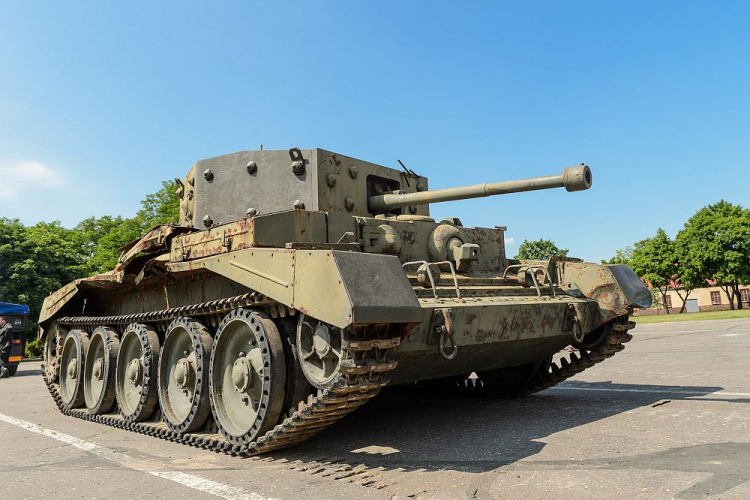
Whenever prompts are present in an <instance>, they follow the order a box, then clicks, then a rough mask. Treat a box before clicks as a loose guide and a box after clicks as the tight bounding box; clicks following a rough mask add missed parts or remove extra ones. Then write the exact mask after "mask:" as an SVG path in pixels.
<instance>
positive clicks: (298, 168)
mask: <svg viewBox="0 0 750 500" xmlns="http://www.w3.org/2000/svg"><path fill="white" fill-rule="evenodd" d="M292 172H294V175H302V174H304V173H305V162H304V161H302V160H297V161H293V162H292Z"/></svg>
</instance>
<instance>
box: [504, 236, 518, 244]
mask: <svg viewBox="0 0 750 500" xmlns="http://www.w3.org/2000/svg"><path fill="white" fill-rule="evenodd" d="M515 242H516V239H515V238H514V237H513V236H507V237H506V238H505V244H506V245H513V244H514V243H515Z"/></svg>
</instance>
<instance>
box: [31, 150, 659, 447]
mask: <svg viewBox="0 0 750 500" xmlns="http://www.w3.org/2000/svg"><path fill="white" fill-rule="evenodd" d="M176 183H177V189H178V195H179V197H180V221H179V224H177V225H169V226H159V227H156V228H154V229H153V230H151V231H150V232H149V233H148V234H146V235H145V236H143V237H142V238H141V239H140V240H138V241H134V242H132V243H131V244H129V245H127V246H126V247H124V248H123V254H122V256H121V258H120V259H119V263H118V264H117V266H116V267H115V269H114V270H112V271H111V272H108V273H105V274H101V275H97V276H93V277H90V278H86V279H81V280H77V281H75V282H73V283H70V284H68V285H67V286H65V287H63V288H62V289H60V290H59V291H57V292H55V293H53V294H52V295H50V296H49V297H48V298H47V299H46V300H45V302H44V306H43V310H42V312H41V316H40V318H39V325H40V330H39V336H40V338H45V339H46V356H45V358H46V361H45V368H44V370H43V371H44V378H45V381H46V383H47V386H48V388H49V390H50V393H51V394H52V397H53V398H54V400H55V402H56V403H57V405H58V407H59V409H60V411H62V412H63V413H64V414H66V415H70V416H72V417H77V418H82V419H87V420H92V421H96V422H99V423H102V424H106V425H111V426H116V427H119V428H123V429H127V430H131V431H134V432H140V433H145V434H149V435H152V436H155V437H161V438H165V439H169V440H172V441H178V442H182V443H186V444H189V445H193V446H199V447H203V448H207V449H211V450H215V451H222V452H226V453H229V454H234V455H243V456H247V455H254V454H258V453H263V452H267V451H271V450H275V449H279V448H283V447H287V446H291V445H294V444H296V443H299V442H301V441H303V440H305V439H307V438H309V437H310V436H312V435H314V434H315V433H317V432H319V431H320V430H321V429H324V428H326V427H328V426H330V425H332V424H334V423H335V422H336V421H337V420H338V419H340V418H342V417H343V416H345V415H347V414H348V413H350V412H352V411H354V410H355V409H357V408H358V407H360V406H362V405H363V404H365V403H366V402H367V401H368V400H370V399H371V398H373V397H375V396H376V395H377V394H378V392H379V391H380V390H381V389H382V388H383V387H384V386H386V385H389V384H390V385H396V384H423V385H429V386H431V387H435V388H440V389H441V390H447V391H448V390H449V391H453V390H465V391H469V392H471V393H479V392H481V393H483V394H490V395H494V396H497V397H517V396H522V395H526V394H530V393H533V392H536V391H539V390H542V389H545V388H547V387H550V386H552V385H554V384H557V383H559V382H561V381H563V380H565V379H566V378H568V377H571V376H573V375H574V374H576V373H579V372H581V371H582V370H584V369H586V368H589V367H591V366H593V365H594V364H596V363H598V362H600V361H603V360H604V359H606V358H608V357H610V356H612V355H614V354H615V353H617V352H618V351H620V350H622V349H623V347H624V344H625V343H626V342H627V341H628V340H630V338H631V336H630V334H629V333H628V331H629V330H630V329H631V328H633V327H634V323H633V322H630V321H628V318H629V315H630V314H631V313H632V311H633V309H634V308H637V307H648V306H649V305H650V303H651V295H650V293H649V291H648V290H647V288H646V287H645V286H644V284H643V283H642V282H641V280H640V279H639V278H638V277H637V276H636V275H635V274H634V273H633V271H632V270H630V268H628V267H627V266H624V265H614V266H603V265H597V264H592V263H586V262H582V261H581V260H579V259H571V258H550V259H548V260H541V261H519V260H513V259H510V258H508V256H507V255H506V253H505V240H504V235H505V228H504V227H501V226H495V227H494V228H478V227H469V226H464V225H463V223H462V222H461V221H460V220H459V219H457V218H449V219H443V220H441V221H436V220H435V219H433V218H431V217H430V204H431V203H437V202H445V201H450V200H461V199H465V198H474V197H481V196H491V195H500V194H508V193H515V192H522V191H530V190H539V189H551V188H565V189H566V190H567V191H571V192H575V191H579V190H585V189H589V188H590V187H591V183H592V175H591V171H590V169H589V168H588V167H587V166H585V165H579V166H576V167H569V168H566V169H565V170H564V171H563V172H562V173H559V174H556V175H550V176H545V177H535V178H531V179H524V180H516V181H502V182H496V183H492V184H479V185H474V186H465V187H456V188H450V189H442V190H436V191H430V190H429V189H428V179H427V178H426V177H423V176H420V175H418V174H416V173H415V172H413V171H411V170H408V169H406V168H404V169H403V170H397V169H391V168H387V167H384V166H381V165H376V164H373V163H368V162H365V161H361V160H357V159H355V158H351V157H347V156H343V155H340V154H336V153H332V152H329V151H326V150H323V149H307V150H300V149H297V148H293V149H291V150H289V151H263V150H260V151H243V152H239V153H235V154H230V155H225V156H220V157H216V158H210V159H207V160H202V161H199V162H198V163H196V164H195V165H194V166H193V168H192V169H191V170H190V171H189V172H188V174H187V176H185V177H184V178H183V179H178V180H177V181H176ZM571 196H574V195H571ZM567 212H569V211H567ZM564 213H566V211H565V210H561V211H560V214H561V215H562V214H564ZM571 221H572V222H571V226H574V225H575V226H578V227H580V226H581V224H580V221H581V219H580V218H578V217H577V218H575V219H571ZM586 230H594V229H593V228H588V229H586ZM560 353H563V354H564V355H563V356H561V355H560ZM405 418H407V417H406V416H405Z"/></svg>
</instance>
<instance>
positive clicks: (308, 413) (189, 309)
mask: <svg viewBox="0 0 750 500" xmlns="http://www.w3.org/2000/svg"><path fill="white" fill-rule="evenodd" d="M257 302H259V301H258V297H257V296H256V295H255V294H247V295H244V296H238V297H233V298H231V299H222V300H219V301H213V302H207V303H204V304H196V305H193V306H186V307H180V308H173V309H167V310H163V311H154V312H148V313H142V314H130V315H125V316H102V317H92V316H87V317H78V318H61V319H59V320H58V321H57V323H58V324H62V325H71V326H99V325H113V324H119V325H124V324H130V323H135V322H144V323H147V322H153V321H164V320H169V319H173V318H174V317H177V316H179V315H189V314H192V315H203V314H216V313H220V312H225V311H228V310H231V309H233V308H235V307H244V306H248V305H255V304H257ZM383 330H385V332H386V336H385V337H384V336H383ZM388 333H393V332H391V330H390V329H388V328H387V327H386V328H385V329H384V328H378V326H377V325H375V326H371V327H362V328H359V329H356V330H353V331H350V332H348V334H349V336H348V337H347V336H345V337H344V342H343V343H342V348H343V349H344V350H345V354H346V355H345V357H344V359H346V363H342V364H341V366H340V367H339V375H340V376H339V377H338V380H337V382H336V384H335V385H334V387H332V388H330V389H326V390H318V391H317V393H316V394H312V395H310V396H309V397H308V398H307V400H306V401H301V402H299V403H298V404H297V406H296V409H295V410H294V411H293V412H291V413H289V414H287V415H286V417H285V418H283V420H282V421H281V422H280V423H279V424H277V425H276V426H275V427H274V428H273V429H271V430H270V431H268V432H266V433H265V434H264V435H263V436H261V437H259V438H258V439H256V440H255V441H252V442H250V443H248V444H247V445H243V446H239V445H233V444H231V443H229V442H228V441H227V440H226V439H225V438H224V436H222V435H221V434H220V432H219V431H218V429H217V428H216V425H215V424H213V423H212V419H211V418H209V420H208V423H207V424H206V426H205V427H204V429H205V430H203V431H201V432H191V433H176V432H173V431H171V430H170V429H169V428H168V427H167V424H166V423H165V422H164V421H163V419H162V417H161V412H159V411H157V417H158V418H155V419H154V420H152V421H145V422H133V423H128V422H126V421H125V419H124V418H123V417H122V416H121V415H120V414H118V413H112V414H105V415H91V414H90V413H89V412H88V410H87V409H86V408H79V409H65V408H64V407H63V404H62V399H61V397H60V393H59V385H58V384H57V383H53V382H52V381H50V380H49V379H48V377H47V371H46V370H44V369H43V370H42V375H43V377H44V381H45V383H46V385H47V389H48V390H49V392H50V394H51V395H52V398H53V400H54V401H55V404H56V405H57V408H58V409H59V410H60V412H61V413H63V414H64V415H68V416H71V417H76V418H80V419H82V420H88V421H91V422H97V423H100V424H104V425H109V426H111V427H116V428H119V429H124V430H128V431H131V432H137V433H139V434H145V435H148V436H153V437H158V438H161V439H166V440H168V441H173V442H178V443H183V444H187V445H189V446H194V447H197V448H202V449H206V450H211V451H214V452H217V453H225V454H228V455H232V456H242V457H249V456H254V455H259V454H262V453H268V452H271V451H274V450H278V449H281V448H285V447H288V446H292V445H295V444H298V443H300V442H302V441H304V440H306V439H308V438H309V437H311V436H313V435H314V434H316V433H318V432H320V431H321V430H323V429H325V428H326V427H328V426H329V425H331V424H333V423H334V422H336V421H337V420H339V419H341V418H342V417H344V416H346V415H347V414H349V413H351V412H352V411H354V410H356V409H357V408H359V407H360V406H362V405H363V404H365V403H366V402H367V401H369V400H370V399H371V398H373V397H375V396H376V395H377V394H378V393H379V392H380V389H381V388H382V387H384V386H385V385H387V384H388V382H389V381H390V378H389V376H388V372H389V371H391V370H393V369H394V368H395V367H396V361H394V360H392V359H390V358H389V357H388V355H387V353H388V351H389V350H390V349H392V348H395V347H397V346H398V344H399V343H400V337H399V336H393V337H387V334H388ZM113 411H117V408H115V409H114V410H113Z"/></svg>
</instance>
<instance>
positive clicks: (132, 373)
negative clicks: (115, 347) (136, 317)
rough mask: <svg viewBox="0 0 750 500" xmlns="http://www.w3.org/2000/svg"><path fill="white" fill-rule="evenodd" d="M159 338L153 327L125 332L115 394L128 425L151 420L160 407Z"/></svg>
mask: <svg viewBox="0 0 750 500" xmlns="http://www.w3.org/2000/svg"><path fill="white" fill-rule="evenodd" d="M158 367H159V337H158V336H157V335H156V331H155V330H154V329H153V328H152V327H150V326H149V325H144V324H141V323H133V324H132V325H130V326H128V328H127V329H126V330H125V334H124V335H123V336H122V339H121V341H120V352H119V354H118V355H117V372H116V375H115V390H116V392H117V402H118V404H119V406H120V413H121V414H122V416H123V417H124V419H125V421H126V422H128V423H132V422H140V421H143V420H146V419H147V418H149V417H150V416H151V414H152V413H153V412H154V409H155V408H156V405H158V404H159V397H158V394H157V393H158V391H157V388H156V379H157V373H158Z"/></svg>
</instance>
